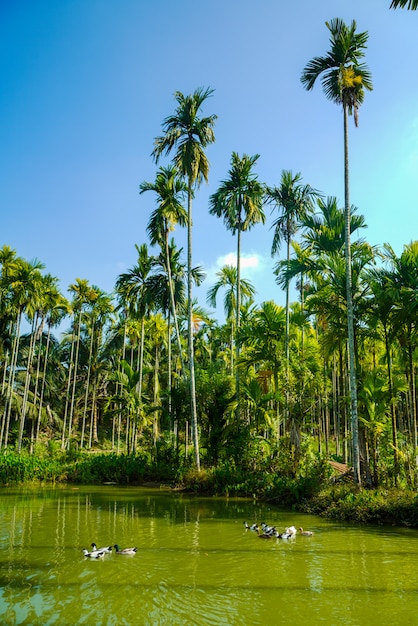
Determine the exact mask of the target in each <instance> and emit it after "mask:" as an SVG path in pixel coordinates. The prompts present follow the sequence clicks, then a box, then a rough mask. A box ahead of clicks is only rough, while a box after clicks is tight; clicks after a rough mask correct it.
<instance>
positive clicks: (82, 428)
mask: <svg viewBox="0 0 418 626" xmlns="http://www.w3.org/2000/svg"><path fill="white" fill-rule="evenodd" d="M94 329H95V323H94V320H92V326H91V337H90V349H89V363H88V368H87V380H86V390H85V393H84V409H83V422H82V426H81V439H80V448H82V447H83V445H84V433H85V430H86V417H87V403H88V399H89V387H90V376H91V361H92V356H93V339H94Z"/></svg>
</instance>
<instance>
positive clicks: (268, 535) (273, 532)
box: [257, 526, 279, 539]
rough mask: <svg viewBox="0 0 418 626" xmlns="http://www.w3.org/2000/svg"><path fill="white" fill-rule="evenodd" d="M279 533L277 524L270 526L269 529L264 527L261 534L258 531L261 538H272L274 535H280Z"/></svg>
mask: <svg viewBox="0 0 418 626" xmlns="http://www.w3.org/2000/svg"><path fill="white" fill-rule="evenodd" d="M257 532H258V531H257ZM278 534H279V533H278V532H277V530H276V527H275V526H268V528H267V529H263V532H262V533H261V534H260V533H259V532H258V537H259V539H272V538H273V537H278Z"/></svg>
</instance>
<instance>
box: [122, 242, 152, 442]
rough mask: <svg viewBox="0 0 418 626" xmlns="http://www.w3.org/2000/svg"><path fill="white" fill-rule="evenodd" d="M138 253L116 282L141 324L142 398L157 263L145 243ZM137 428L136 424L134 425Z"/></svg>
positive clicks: (130, 313) (140, 368) (127, 307)
mask: <svg viewBox="0 0 418 626" xmlns="http://www.w3.org/2000/svg"><path fill="white" fill-rule="evenodd" d="M135 248H136V250H137V253H138V259H137V262H136V264H135V265H134V266H133V267H132V268H130V269H129V270H128V271H127V272H124V273H123V274H120V275H119V276H118V278H117V280H116V291H117V293H118V295H119V298H120V300H121V302H122V305H123V306H124V308H125V309H126V310H127V311H128V313H129V316H130V317H133V318H134V319H138V320H140V322H141V333H140V348H139V377H138V382H137V384H138V394H139V397H140V398H141V393H142V379H143V365H144V339H145V318H146V317H147V315H148V313H149V310H150V299H151V298H150V289H149V278H150V273H151V270H152V267H153V263H154V261H155V259H154V257H153V256H152V255H150V254H149V253H148V246H147V245H146V244H145V243H144V244H142V245H141V246H137V245H135ZM125 333H126V320H125ZM134 426H135V424H134ZM132 432H133V436H134V440H133V441H132V448H134V447H135V441H136V429H135V428H133V431H132Z"/></svg>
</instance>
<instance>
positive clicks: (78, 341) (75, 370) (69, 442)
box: [68, 302, 83, 447]
mask: <svg viewBox="0 0 418 626" xmlns="http://www.w3.org/2000/svg"><path fill="white" fill-rule="evenodd" d="M82 311H83V303H82V302H81V303H80V314H79V317H78V329H77V344H76V350H75V361H74V377H73V388H72V391H71V405H70V414H69V417H68V447H70V445H71V435H72V428H73V419H74V404H75V387H76V382H77V369H78V354H79V351H80V337H81V315H82Z"/></svg>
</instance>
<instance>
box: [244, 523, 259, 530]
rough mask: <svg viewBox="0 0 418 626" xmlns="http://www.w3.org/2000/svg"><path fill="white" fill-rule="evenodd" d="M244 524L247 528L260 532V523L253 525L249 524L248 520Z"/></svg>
mask: <svg viewBox="0 0 418 626" xmlns="http://www.w3.org/2000/svg"><path fill="white" fill-rule="evenodd" d="M244 526H245V530H253V531H255V532H258V524H251V526H250V525H249V524H247V522H244Z"/></svg>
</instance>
